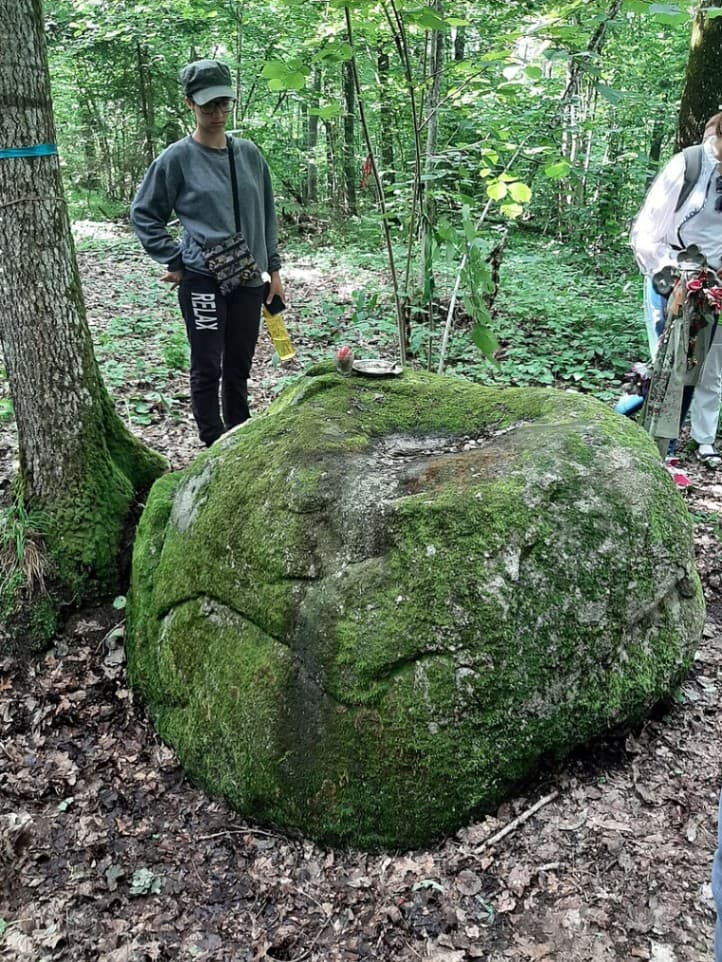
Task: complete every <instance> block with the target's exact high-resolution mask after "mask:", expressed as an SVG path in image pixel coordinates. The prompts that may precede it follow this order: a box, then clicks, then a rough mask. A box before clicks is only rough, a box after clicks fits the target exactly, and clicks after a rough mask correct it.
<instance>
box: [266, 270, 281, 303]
mask: <svg viewBox="0 0 722 962" xmlns="http://www.w3.org/2000/svg"><path fill="white" fill-rule="evenodd" d="M276 294H278V296H279V297H280V298H281V300H282V301H283V300H285V298H284V296H283V282H282V281H281V275H280V273H279V272H278V271H274V272H273V273H272V274H271V283H270V284H269V285H268V294H267V295H266V304H270V303H271V301H272V300H273V298H274V297H275V296H276Z"/></svg>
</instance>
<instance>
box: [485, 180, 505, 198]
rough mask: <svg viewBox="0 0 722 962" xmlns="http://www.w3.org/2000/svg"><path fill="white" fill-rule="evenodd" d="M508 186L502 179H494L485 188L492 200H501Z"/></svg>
mask: <svg viewBox="0 0 722 962" xmlns="http://www.w3.org/2000/svg"><path fill="white" fill-rule="evenodd" d="M507 190H508V188H507V186H506V184H505V183H504V181H503V180H494V181H492V182H491V183H490V184H489V185H488V186H487V188H486V193H487V194H488V196H489V197H491V199H492V200H502V199H503V198H504V197H506V192H507Z"/></svg>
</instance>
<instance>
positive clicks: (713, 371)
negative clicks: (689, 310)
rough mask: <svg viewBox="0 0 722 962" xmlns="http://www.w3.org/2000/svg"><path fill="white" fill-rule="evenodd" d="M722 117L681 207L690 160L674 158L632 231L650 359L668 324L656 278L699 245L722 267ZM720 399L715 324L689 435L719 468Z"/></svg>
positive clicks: (721, 366) (708, 130) (707, 138)
mask: <svg viewBox="0 0 722 962" xmlns="http://www.w3.org/2000/svg"><path fill="white" fill-rule="evenodd" d="M720 161H722V113H719V114H715V115H714V117H711V118H710V120H708V121H707V125H706V127H705V131H704V136H703V140H702V150H701V163H700V166H699V174H698V176H697V179H696V182H695V183H694V184H693V185H692V186H691V189H690V190H689V193H688V195H687V197H686V199H685V200H684V202H683V203H682V204H681V206H680V205H679V204H678V202H679V199H680V195H681V193H682V189H683V187H684V184H685V167H686V160H685V154H684V153H683V152H681V153H678V154H675V155H674V156H673V157H672V159H671V160H670V161H669V162H668V163H667V164H666V166H665V167H664V168H663V170H662V171H661V172H660V173H659V174H658V175H657V177H656V178H655V180H654V183H653V184H652V186H651V187H650V189H649V192H648V194H647V196H646V198H645V200H644V204H643V206H642V209H641V211H640V212H639V215H638V216H637V218H636V220H635V222H634V225H633V227H632V232H631V237H630V240H631V244H632V248H633V250H634V254H635V257H636V259H637V263H638V264H639V267H640V269H641V270H642V272H643V273H644V275H645V277H644V303H645V313H646V318H647V334H648V338H649V346H650V351H651V353H652V356H654V353H655V351H656V347H657V341H658V338H659V336H660V334H661V332H662V328H663V326H664V316H665V309H666V305H667V298H666V297H665V296H663V295H662V294H660V293H658V292H657V290H656V289H655V287H654V284H653V278H654V277H655V275H656V274H658V273H659V272H660V271H661V270H662V269H663V268H665V267H668V266H673V265H676V263H677V254H678V253H679V251H681V250H684V249H685V248H687V247H689V246H690V245H691V244H696V245H697V246H698V247H699V249H700V250H701V251H702V253H703V254H704V255H705V257H706V259H707V263H708V264H709V266H710V267H711V268H712V269H713V270H718V269H719V268H720V266H722V165H721V163H720ZM721 400H722V329H720V326H719V325H718V326H717V330H716V332H715V335H714V339H713V341H712V344H711V345H710V349H709V351H708V353H707V357H706V359H705V361H704V366H703V368H702V371H701V372H700V375H699V379H698V381H697V385H696V387H695V389H694V395H693V398H692V407H691V412H690V434H691V437H692V440H693V441H695V442H696V444H697V457H698V459H699V460H700V461H701V462H702V463H703V464H705V465H706V466H707V467H709V468H719V467H720V466H721V465H722V458H721V457H720V454H719V453H718V451H717V449H716V447H715V441H716V437H717V430H718V426H719V415H720V403H721Z"/></svg>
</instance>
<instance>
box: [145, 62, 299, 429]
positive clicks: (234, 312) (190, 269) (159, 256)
mask: <svg viewBox="0 0 722 962" xmlns="http://www.w3.org/2000/svg"><path fill="white" fill-rule="evenodd" d="M179 79H180V82H181V84H182V86H183V92H184V94H185V100H186V104H187V105H188V107H189V109H190V110H191V111H192V112H193V117H194V120H195V129H194V131H193V133H192V134H190V135H189V136H187V137H184V138H183V139H182V140H179V141H177V142H176V143H174V144H171V146H170V147H167V148H166V149H165V150H164V151H163V153H162V154H160V156H159V157H157V158H156V160H154V161H153V163H152V164H151V165H150V167H149V168H148V170H147V171H146V173H145V176H144V177H143V180H142V182H141V184H140V187H139V188H138V190H137V193H136V195H135V198H134V199H133V203H132V205H131V208H130V222H131V225H132V227H133V230H134V231H135V233H136V235H137V237H138V239H139V240H140V242H141V244H142V245H143V248H144V249H145V251H146V253H148V254H149V255H150V256H151V257H152V258H153V259H154V260H155V261H158V263H160V264H165V265H166V266H167V270H166V273H165V274H164V275H163V276H162V277H161V278H160V279H161V281H163V282H165V283H168V284H171V285H172V286H173V287H177V288H178V300H179V303H180V308H181V312H182V314H183V319H184V321H185V325H186V331H187V334H188V341H189V343H190V349H191V374H190V381H191V405H192V409H193V416H194V417H195V420H196V424H197V425H198V433H199V435H200V438H201V441H203V442H204V443H205V444H206V445H209V446H210V445H211V444H213V442H214V441H215V440H217V438H219V437H220V436H221V434H223V433H224V432H225V431H227V430H228V429H229V428H232V427H234V426H235V425H237V424H242V423H243V422H244V421H246V420H247V419H248V418H249V417H250V412H249V409H248V377H249V375H250V371H251V364H252V362H253V355H254V353H255V349H256V342H257V340H258V331H259V326H260V314H261V304H262V302H263V299H264V296H265V299H266V302H267V303H269V304H270V303H271V301H272V300H273V299H274V297H276V295H278V296H279V297H280V298H281V299H282V298H283V285H282V282H281V275H280V267H281V258H280V256H279V253H278V239H277V226H276V212H275V206H274V200H273V187H272V185H271V176H270V173H269V170H268V165H267V164H266V161H265V160H264V158H263V155H262V154H261V152H260V151H259V149H258V148H257V147H256V145H255V144H253V143H252V142H251V141H250V140H241V139H238V138H231V137H227V135H226V132H225V127H226V121H227V119H228V115H229V113H230V111H231V108H232V106H233V101H234V99H235V93H234V90H233V87H232V84H231V73H230V70H229V69H228V67H227V66H226V65H225V64H223V63H220V62H218V61H216V60H197V61H195V62H194V63H191V64H188V66H186V67H184V68H183V69H182V70H181V71H180V74H179ZM229 146H231V148H232V153H233V160H234V161H235V174H236V196H237V199H238V205H237V206H238V213H239V215H240V221H241V225H240V226H241V232H242V234H243V236H244V237H245V240H246V242H247V244H248V247H249V250H250V253H251V254H252V256H253V258H254V259H255V262H256V268H257V269H256V271H255V272H254V274H253V276H252V277H251V278H250V280H248V281H247V282H246V283H244V284H242V285H241V286H239V287H236V288H235V290H233V291H231V292H230V293H228V294H223V293H222V292H221V289H220V286H219V284H218V282H217V281H216V279H215V277H214V276H213V274H212V273H211V271H210V269H209V267H208V266H207V264H206V259H205V258H204V256H203V251H204V248H208V247H212V246H214V245H216V244H219V243H220V242H221V241H223V240H225V239H227V238H228V237H230V236H232V235H233V234H235V233H236V221H235V214H234V204H233V194H232V186H231V184H232V181H231V169H230V164H229ZM174 211H175V214H176V215H177V217H178V219H179V220H180V223H181V225H182V227H183V233H182V237H181V240H180V242H178V241H176V240H174V239H173V237H172V236H171V234H170V233H169V231H168V226H167V225H168V222H169V220H170V219H171V217H172V215H173V212H174ZM262 274H264V275H266V276H267V275H270V282H268V281H266V282H265V283H264V279H263V278H262V276H261V275H262ZM219 386H220V388H221V390H220V395H221V403H219Z"/></svg>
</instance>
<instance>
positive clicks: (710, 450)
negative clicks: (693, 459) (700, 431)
mask: <svg viewBox="0 0 722 962" xmlns="http://www.w3.org/2000/svg"><path fill="white" fill-rule="evenodd" d="M697 460H698V461H699V462H700V464H703V465H704V466H705V467H706V468H709V469H710V470H711V471H716V470H717V468H719V467H722V457H720V454H719V451H716V450H715V448H714V447H713V446H712V445H711V444H700V446H699V447H698V448H697Z"/></svg>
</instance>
